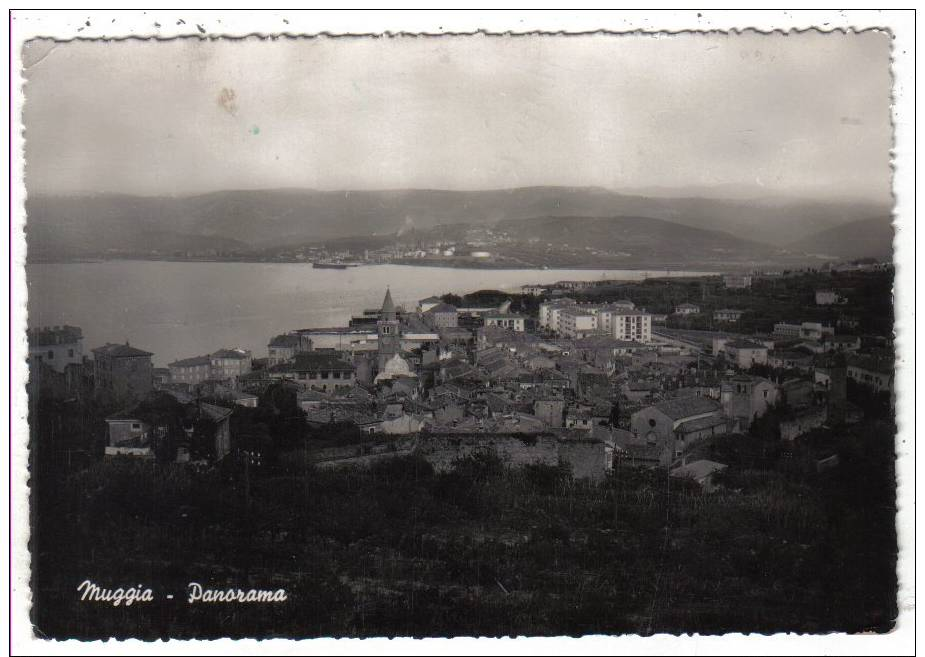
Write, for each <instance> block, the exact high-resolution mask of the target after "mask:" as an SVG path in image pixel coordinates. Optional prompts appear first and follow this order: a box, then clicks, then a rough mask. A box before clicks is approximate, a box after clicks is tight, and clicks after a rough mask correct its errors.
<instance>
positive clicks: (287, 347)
mask: <svg viewBox="0 0 925 657" xmlns="http://www.w3.org/2000/svg"><path fill="white" fill-rule="evenodd" d="M311 350H312V339H311V337H310V336H308V335H299V334H293V333H287V334H283V335H277V336H276V337H275V338H273V339H272V340H270V342H269V344H267V356H268V358H267V365H276V364H278V363H283V362H285V361H287V360H291V359H292V358H294V357H295V355H296V354H298V353H301V352H303V351H311Z"/></svg>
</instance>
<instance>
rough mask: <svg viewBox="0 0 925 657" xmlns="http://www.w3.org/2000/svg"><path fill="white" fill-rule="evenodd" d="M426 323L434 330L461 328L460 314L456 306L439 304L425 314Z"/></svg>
mask: <svg viewBox="0 0 925 657" xmlns="http://www.w3.org/2000/svg"><path fill="white" fill-rule="evenodd" d="M423 316H424V322H425V323H426V324H427V325H428V326H429V327H431V328H432V329H434V330H437V331H439V330H440V329H447V328H456V327H457V326H459V312H458V311H457V310H456V306H451V305H450V304H448V303H438V304H437V305H436V306H432V307H431V308H429V309H428V310H427V311H425V312H424V314H423Z"/></svg>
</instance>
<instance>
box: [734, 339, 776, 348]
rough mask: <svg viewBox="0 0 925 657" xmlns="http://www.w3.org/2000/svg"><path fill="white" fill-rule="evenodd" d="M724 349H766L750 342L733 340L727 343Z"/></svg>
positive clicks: (761, 345)
mask: <svg viewBox="0 0 925 657" xmlns="http://www.w3.org/2000/svg"><path fill="white" fill-rule="evenodd" d="M726 347H727V348H729V347H732V348H733V349H767V347H766V346H764V345H763V344H758V343H757V342H752V341H751V340H734V341H732V342H727V343H726Z"/></svg>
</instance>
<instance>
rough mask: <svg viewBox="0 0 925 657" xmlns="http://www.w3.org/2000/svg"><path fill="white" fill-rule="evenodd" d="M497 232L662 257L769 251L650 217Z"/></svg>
mask: <svg viewBox="0 0 925 657" xmlns="http://www.w3.org/2000/svg"><path fill="white" fill-rule="evenodd" d="M495 230H496V231H504V232H507V233H509V234H511V235H523V236H524V239H525V240H526V239H529V240H533V241H537V242H541V243H542V242H545V243H548V244H567V245H569V246H570V247H578V248H591V249H599V250H608V251H614V250H619V251H632V252H639V251H640V249H642V250H647V251H649V250H651V251H659V252H661V253H669V252H672V253H677V254H683V253H690V252H692V251H694V252H703V253H711V252H712V253H718V252H750V253H755V252H760V253H767V252H768V251H770V250H771V249H770V248H769V247H768V246H767V245H765V244H761V243H759V242H754V241H751V240H745V239H742V238H740V237H736V236H734V235H730V234H729V233H724V232H721V231H715V230H705V229H702V228H693V227H691V226H684V225H681V224H677V223H674V222H671V221H664V220H662V219H653V218H651V217H540V218H534V219H512V220H507V221H500V222H498V224H497V225H496V226H495Z"/></svg>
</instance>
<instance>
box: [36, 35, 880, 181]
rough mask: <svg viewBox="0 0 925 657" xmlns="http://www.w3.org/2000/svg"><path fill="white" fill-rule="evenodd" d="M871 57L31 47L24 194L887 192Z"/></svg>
mask: <svg viewBox="0 0 925 657" xmlns="http://www.w3.org/2000/svg"><path fill="white" fill-rule="evenodd" d="M889 47H890V42H889V38H888V37H887V36H886V35H884V34H878V33H864V34H860V35H853V34H849V35H845V34H841V33H833V34H818V33H806V34H791V35H786V36H784V35H780V34H775V35H769V36H768V35H758V34H748V35H735V34H733V35H675V36H639V35H632V36H612V35H593V36H571V37H563V36H558V37H556V36H527V37H514V38H511V37H488V36H470V37H440V38H428V37H393V38H388V37H385V38H339V39H335V38H316V39H298V40H294V39H279V40H259V39H248V40H244V41H221V40H217V41H205V40H203V41H200V40H198V39H184V40H174V41H160V42H158V41H150V42H142V41H134V40H133V41H124V42H69V43H62V44H56V45H54V46H53V47H52V46H51V45H50V44H49V43H47V42H33V43H32V44H29V45H27V46H26V48H25V50H24V60H25V63H26V69H25V70H24V71H23V75H24V77H25V78H26V80H27V85H26V92H25V93H26V106H25V114H24V122H25V128H26V162H27V186H28V188H29V190H30V192H51V193H61V192H126V193H141V194H188V193H196V192H203V191H211V190H216V189H242V188H271V187H312V188H321V189H370V188H372V189H382V188H408V187H419V188H420V187H426V188H447V189H484V188H500V187H514V186H526V185H581V186H583V185H598V186H603V187H608V188H611V189H617V190H619V189H625V188H634V187H647V186H661V187H674V186H690V185H695V186H700V185H724V184H743V185H758V186H765V187H767V188H770V189H783V190H788V191H793V192H796V193H807V194H809V193H813V194H816V193H820V194H828V193H834V194H840V193H846V194H850V195H852V196H856V195H867V196H871V197H877V198H883V197H884V196H885V195H886V194H887V193H888V190H889V177H890V168H889V149H890V147H891V126H890V84H891V77H890V71H889V56H890V53H889Z"/></svg>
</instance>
